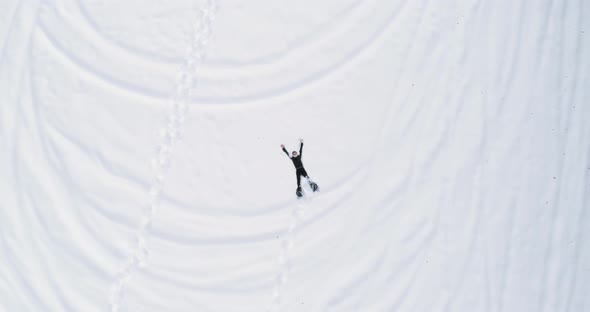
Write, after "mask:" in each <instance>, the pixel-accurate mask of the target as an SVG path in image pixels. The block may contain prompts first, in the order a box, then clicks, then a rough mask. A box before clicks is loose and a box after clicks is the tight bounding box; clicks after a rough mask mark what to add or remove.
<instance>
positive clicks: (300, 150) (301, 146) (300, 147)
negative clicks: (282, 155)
mask: <svg viewBox="0 0 590 312" xmlns="http://www.w3.org/2000/svg"><path fill="white" fill-rule="evenodd" d="M299 142H301V145H299V156H301V155H303V139H299Z"/></svg>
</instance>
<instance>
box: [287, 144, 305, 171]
mask: <svg viewBox="0 0 590 312" xmlns="http://www.w3.org/2000/svg"><path fill="white" fill-rule="evenodd" d="M283 152H285V154H287V156H289V152H287V150H286V149H285V148H284V147H283ZM302 155H303V143H301V145H300V146H299V155H297V156H296V157H291V156H289V158H291V161H292V162H293V165H295V169H301V168H303V163H302V162H301V156H302Z"/></svg>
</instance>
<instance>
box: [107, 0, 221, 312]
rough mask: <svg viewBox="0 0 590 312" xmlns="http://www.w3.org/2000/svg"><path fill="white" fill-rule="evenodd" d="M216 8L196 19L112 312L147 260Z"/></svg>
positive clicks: (210, 2) (212, 0) (211, 2)
mask: <svg viewBox="0 0 590 312" xmlns="http://www.w3.org/2000/svg"><path fill="white" fill-rule="evenodd" d="M216 9H217V4H216V0H207V2H206V4H205V6H204V7H203V8H202V9H201V10H200V12H199V14H198V15H197V16H196V18H195V23H194V25H193V30H194V33H193V35H192V38H191V39H192V40H191V44H190V46H189V48H188V53H187V58H186V61H185V63H184V64H183V65H184V66H183V68H182V71H181V72H180V74H179V76H178V79H177V82H176V89H175V90H174V95H173V97H172V99H171V105H170V106H171V107H170V108H169V112H168V115H167V118H166V124H165V127H163V128H162V130H161V136H162V141H161V143H160V145H158V147H157V149H156V155H155V156H154V158H153V159H152V165H153V171H154V175H153V181H152V183H151V185H150V187H149V190H148V198H147V203H145V204H144V205H145V206H144V207H143V210H142V211H143V213H142V216H141V219H140V221H139V227H138V229H137V233H136V237H135V246H134V247H133V249H132V250H131V252H130V254H129V258H128V259H127V260H126V262H125V263H124V265H123V267H122V268H121V270H120V271H119V272H118V273H117V276H116V278H115V280H114V282H113V285H112V286H111V291H110V292H111V299H110V302H111V311H112V312H117V311H119V310H120V308H121V304H122V302H123V299H124V295H125V287H126V286H127V283H128V282H129V280H130V279H131V278H132V276H133V273H134V271H135V270H138V269H140V268H142V267H144V266H145V265H146V262H147V260H148V256H149V249H148V241H149V235H150V226H151V224H152V222H153V218H154V215H155V214H156V212H157V209H158V204H159V201H160V196H161V193H162V191H163V188H164V180H165V177H166V172H167V170H168V168H169V167H170V161H171V158H172V152H173V148H174V145H175V143H176V142H177V141H178V140H179V139H180V138H181V136H182V133H183V128H182V125H183V123H184V121H185V119H186V114H187V111H188V109H189V105H190V103H191V102H192V94H193V89H194V88H195V87H196V81H197V79H196V75H197V74H198V72H199V67H200V65H201V62H202V60H203V58H204V57H205V48H206V46H207V42H208V40H209V37H210V36H211V26H212V22H213V20H214V18H215V11H216Z"/></svg>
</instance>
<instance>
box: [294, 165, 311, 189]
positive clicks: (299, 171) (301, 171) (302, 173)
mask: <svg viewBox="0 0 590 312" xmlns="http://www.w3.org/2000/svg"><path fill="white" fill-rule="evenodd" d="M295 174H296V175H297V187H300V186H301V176H304V177H306V178H309V176H308V175H307V171H305V168H297V170H296V171H295Z"/></svg>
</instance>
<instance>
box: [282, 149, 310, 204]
mask: <svg viewBox="0 0 590 312" xmlns="http://www.w3.org/2000/svg"><path fill="white" fill-rule="evenodd" d="M299 142H300V145H299V155H298V154H297V151H293V152H292V153H291V155H292V156H289V152H287V149H285V145H283V144H281V148H282V149H283V152H285V154H287V156H288V157H289V158H291V161H292V162H293V165H294V166H295V175H296V176H297V190H296V191H295V194H297V197H301V196H303V193H302V192H301V177H302V176H303V177H305V178H306V179H307V182H308V183H309V186H310V187H311V189H312V190H313V191H314V192H316V191H318V190H319V187H318V185H317V184H316V183H314V182H313V181H312V180H311V178H310V177H309V175H308V174H307V171H305V168H304V167H303V162H301V156H302V155H303V139H299Z"/></svg>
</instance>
